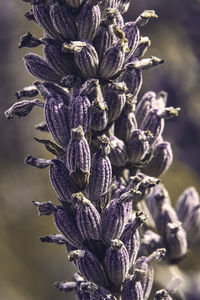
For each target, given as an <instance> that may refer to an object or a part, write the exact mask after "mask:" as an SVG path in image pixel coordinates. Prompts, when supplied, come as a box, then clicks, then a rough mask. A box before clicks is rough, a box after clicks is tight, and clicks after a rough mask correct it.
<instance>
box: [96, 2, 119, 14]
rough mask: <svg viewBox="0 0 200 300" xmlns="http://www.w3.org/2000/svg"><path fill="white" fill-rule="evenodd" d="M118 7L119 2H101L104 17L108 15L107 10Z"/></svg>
mask: <svg viewBox="0 0 200 300" xmlns="http://www.w3.org/2000/svg"><path fill="white" fill-rule="evenodd" d="M116 6H117V0H104V1H102V2H100V7H101V11H102V15H103V16H104V14H106V12H107V9H110V8H115V7H116Z"/></svg>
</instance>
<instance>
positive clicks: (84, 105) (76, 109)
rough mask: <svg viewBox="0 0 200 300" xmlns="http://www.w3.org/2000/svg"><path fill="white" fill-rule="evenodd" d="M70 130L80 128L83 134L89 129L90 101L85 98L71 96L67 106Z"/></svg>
mask: <svg viewBox="0 0 200 300" xmlns="http://www.w3.org/2000/svg"><path fill="white" fill-rule="evenodd" d="M69 115H70V119H69V123H70V128H71V129H72V128H77V127H78V126H82V128H83V131H84V133H86V132H87V131H88V130H89V129H90V123H91V112H90V101H89V99H88V97H87V96H82V95H78V96H74V95H73V96H72V97H71V99H70V105H69Z"/></svg>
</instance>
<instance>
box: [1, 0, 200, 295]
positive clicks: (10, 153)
mask: <svg viewBox="0 0 200 300" xmlns="http://www.w3.org/2000/svg"><path fill="white" fill-rule="evenodd" d="M144 9H155V10H156V12H157V14H158V15H159V19H158V20H154V21H151V22H150V23H149V24H148V25H147V26H145V27H144V28H142V35H143V36H149V37H150V39H151V41H152V46H151V48H150V50H149V51H148V53H147V54H148V55H156V56H158V57H161V58H163V59H164V60H165V64H164V65H161V66H158V67H156V68H155V69H152V70H151V71H146V72H145V73H144V85H143V89H142V91H141V92H140V97H141V96H142V94H143V93H144V92H146V91H148V90H154V91H156V92H158V91H160V90H165V91H167V92H168V93H169V99H168V105H173V106H175V107H177V106H180V107H181V109H182V110H181V112H180V115H179V117H178V118H176V119H173V120H170V121H168V124H167V126H166V129H165V137H166V139H167V140H169V141H171V143H172V148H173V150H174V163H173V166H172V167H171V169H170V171H168V173H167V174H166V175H165V176H164V177H163V178H162V181H163V182H164V183H165V184H166V186H167V188H168V189H169V192H170V195H171V198H172V200H173V201H176V199H177V197H178V196H179V195H180V194H181V192H182V190H183V189H184V188H186V187H188V186H191V185H194V186H195V187H196V188H197V190H198V191H199V192H200V187H199V179H200V159H199V155H200V84H199V83H200V64H199V56H200V53H199V52H200V31H199V28H200V1H199V0H173V1H166V0H133V1H132V4H131V8H130V10H129V12H128V13H127V14H126V15H125V18H126V20H134V19H136V18H137V16H138V14H139V13H141V12H142V11H143V10H144ZM28 10H29V5H27V4H26V3H24V2H23V1H21V0H9V1H8V0H1V1H0V97H1V118H0V128H1V130H0V132H1V144H0V166H1V167H0V168H1V169H0V170H1V172H0V178H1V181H0V194H1V196H0V197H1V202H0V258H1V266H0V299H2V300H46V299H48V300H53V299H57V300H60V299H69V300H71V299H74V296H73V294H61V293H59V292H58V291H57V290H55V289H54V287H53V283H54V282H55V281H61V280H70V279H71V277H72V274H73V271H74V270H73V267H72V265H71V264H70V263H68V262H67V256H66V252H65V249H64V247H63V246H60V247H59V246H55V245H50V244H42V243H41V242H40V240H39V237H40V236H43V235H46V234H50V233H54V232H55V228H54V226H53V222H52V219H51V217H40V218H39V217H38V216H37V212H36V209H35V208H34V207H33V205H32V201H41V202H42V201H53V202H54V203H57V199H56V195H55V193H54V191H53V190H52V188H51V186H50V183H49V180H48V171H47V170H41V171H40V170H38V169H35V168H32V167H29V166H26V165H25V164H24V163H23V160H24V158H25V157H26V155H27V154H30V153H31V154H33V155H36V156H41V157H45V158H51V157H50V156H49V154H48V153H46V152H45V151H44V149H43V148H42V146H41V145H39V144H37V143H36V142H34V141H33V137H34V136H36V137H38V138H40V137H44V134H41V133H40V132H36V131H35V129H34V125H35V124H37V123H39V122H41V121H42V120H43V116H42V114H41V110H40V109H39V108H35V110H34V111H33V112H32V114H31V115H30V116H29V117H27V118H22V119H20V120H19V119H17V118H14V119H13V120H10V121H8V120H6V119H5V118H4V111H5V110H6V109H7V108H8V107H10V106H11V105H12V104H13V103H14V102H15V96H14V94H15V91H16V90H18V89H21V88H23V87H24V86H26V85H30V84H31V83H32V82H33V81H34V80H35V79H34V78H33V77H32V76H30V75H29V74H28V73H27V72H26V71H25V69H24V65H23V56H24V55H25V54H26V53H28V52H31V51H28V50H27V49H21V50H19V49H18V48H17V47H18V40H19V37H20V36H21V35H23V34H24V33H26V32H27V31H30V32H31V33H33V34H37V35H38V36H40V37H42V33H41V31H40V29H39V27H37V26H36V25H35V24H33V23H31V22H28V21H27V20H26V19H25V18H24V17H23V16H24V14H25V13H26V11H28ZM33 52H36V53H38V54H41V53H42V48H40V47H39V48H37V49H34V50H33ZM181 267H182V268H183V269H184V270H186V271H187V272H189V271H197V270H199V267H200V261H199V256H198V252H197V250H196V251H194V252H193V254H191V253H190V252H189V254H188V256H187V258H186V259H185V260H184V262H182V263H181Z"/></svg>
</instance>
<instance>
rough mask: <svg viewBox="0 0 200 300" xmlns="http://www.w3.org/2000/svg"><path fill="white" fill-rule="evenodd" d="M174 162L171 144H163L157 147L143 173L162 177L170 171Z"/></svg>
mask: <svg viewBox="0 0 200 300" xmlns="http://www.w3.org/2000/svg"><path fill="white" fill-rule="evenodd" d="M172 161H173V153H172V149H171V144H170V143H168V142H163V143H161V144H157V145H156V146H155V148H154V149H153V153H152V159H151V160H150V162H149V163H148V165H146V166H145V167H144V168H143V169H142V171H143V172H144V173H145V174H148V175H150V176H155V177H160V176H161V175H163V174H164V173H165V172H166V171H167V170H168V169H169V167H170V166H171V164H172Z"/></svg>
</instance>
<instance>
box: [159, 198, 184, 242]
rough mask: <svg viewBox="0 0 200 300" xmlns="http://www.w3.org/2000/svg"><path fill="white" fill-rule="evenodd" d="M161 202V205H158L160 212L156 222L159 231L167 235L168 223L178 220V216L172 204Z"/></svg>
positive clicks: (162, 234)
mask: <svg viewBox="0 0 200 300" xmlns="http://www.w3.org/2000/svg"><path fill="white" fill-rule="evenodd" d="M158 201H159V200H158ZM159 204H160V207H158V214H157V216H156V218H155V223H156V228H157V231H158V233H159V234H160V235H161V236H162V237H165V234H166V229H167V224H168V223H174V222H177V221H178V216H177V214H176V212H175V210H174V208H173V207H172V206H171V205H170V204H163V203H159Z"/></svg>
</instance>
